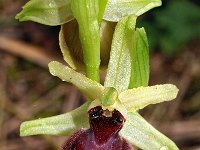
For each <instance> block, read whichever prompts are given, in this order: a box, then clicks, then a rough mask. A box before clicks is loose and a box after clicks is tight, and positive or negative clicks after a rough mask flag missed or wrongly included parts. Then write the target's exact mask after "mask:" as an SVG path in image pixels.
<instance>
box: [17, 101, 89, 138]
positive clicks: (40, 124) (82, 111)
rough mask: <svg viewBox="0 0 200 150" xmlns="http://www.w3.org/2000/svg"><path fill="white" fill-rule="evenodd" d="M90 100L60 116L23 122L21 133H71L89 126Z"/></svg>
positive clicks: (23, 134) (22, 134)
mask: <svg viewBox="0 0 200 150" xmlns="http://www.w3.org/2000/svg"><path fill="white" fill-rule="evenodd" d="M89 104H90V102H86V103H85V104H84V105H82V106H81V107H79V108H77V109H75V110H73V111H71V112H68V113H65V114H62V115H58V116H53V117H48V118H43V119H37V120H33V121H26V122H23V123H22V124H21V126H20V135H21V136H29V135H38V134H47V135H70V134H71V133H73V132H74V131H76V130H78V129H80V128H89V123H88V117H87V108H88V106H89Z"/></svg>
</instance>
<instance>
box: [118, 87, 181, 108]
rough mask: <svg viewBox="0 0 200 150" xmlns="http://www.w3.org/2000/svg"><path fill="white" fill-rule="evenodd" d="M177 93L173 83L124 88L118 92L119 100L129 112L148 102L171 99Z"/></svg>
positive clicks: (153, 102)
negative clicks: (124, 89)
mask: <svg viewBox="0 0 200 150" xmlns="http://www.w3.org/2000/svg"><path fill="white" fill-rule="evenodd" d="M177 94H178V89H177V87H176V86H175V85H172V84H163V85H155V86H148V87H139V88H134V89H129V90H126V91H124V92H122V93H120V94H119V100H120V101H121V103H122V104H123V105H124V106H125V107H126V108H127V110H128V111H129V112H130V111H136V110H139V109H142V108H144V107H146V106H147V105H150V104H156V103H160V102H164V101H170V100H173V99H175V98H176V96H177Z"/></svg>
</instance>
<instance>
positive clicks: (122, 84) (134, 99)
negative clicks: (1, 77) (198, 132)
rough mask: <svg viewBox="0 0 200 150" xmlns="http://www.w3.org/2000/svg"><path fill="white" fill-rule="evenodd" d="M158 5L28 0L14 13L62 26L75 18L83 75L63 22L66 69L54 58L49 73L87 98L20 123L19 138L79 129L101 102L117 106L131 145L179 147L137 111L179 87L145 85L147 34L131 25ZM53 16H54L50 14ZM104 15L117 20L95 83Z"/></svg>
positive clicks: (150, 149)
mask: <svg viewBox="0 0 200 150" xmlns="http://www.w3.org/2000/svg"><path fill="white" fill-rule="evenodd" d="M39 2H41V3H39ZM159 5H161V1H160V0H108V1H107V0H97V1H92V0H56V1H55V0H34V1H33V0H32V1H30V2H29V3H27V4H26V5H25V7H24V10H23V11H22V12H21V13H20V14H18V15H17V18H18V19H20V20H22V21H24V20H33V21H36V22H39V23H42V24H47V25H60V24H64V23H66V22H69V21H71V20H73V19H74V18H75V19H76V21H77V22H78V25H79V38H80V39H79V40H80V41H79V42H80V43H81V48H82V49H83V51H82V55H83V61H84V67H85V72H86V76H85V75H84V74H81V73H79V72H77V71H76V69H77V66H78V65H77V64H78V62H77V59H75V58H73V57H72V55H71V52H70V50H69V47H68V45H67V44H66V41H65V38H64V34H63V28H64V26H62V27H61V32H60V47H61V51H62V53H63V56H64V60H65V61H66V62H67V63H68V64H69V66H70V67H68V66H65V65H63V64H61V63H59V62H57V61H52V62H50V63H49V71H50V73H51V74H52V75H53V76H57V77H59V78H60V79H61V80H62V81H66V82H69V83H72V84H73V85H74V86H76V87H77V88H78V89H79V90H80V91H81V92H82V93H83V94H84V95H85V96H86V97H87V101H86V102H85V103H84V104H83V105H81V106H80V107H79V108H77V109H75V110H73V111H71V112H67V113H65V114H61V115H58V116H53V117H48V118H43V119H37V120H33V121H26V122H24V123H22V125H21V127H20V134H21V136H30V135H38V134H45V135H65V136H69V135H71V134H72V133H74V132H75V131H78V130H80V129H88V128H90V124H89V120H88V115H87V112H88V111H89V110H91V109H92V108H95V107H96V106H101V107H102V109H103V110H104V111H109V112H114V111H115V110H117V111H119V112H120V113H121V114H122V115H123V117H124V118H125V120H126V121H125V123H124V125H123V127H122V129H121V131H120V132H119V135H120V136H121V137H122V138H124V139H125V140H127V141H128V142H129V143H130V144H132V145H134V146H137V147H139V148H141V149H144V150H177V149H178V147H177V146H176V145H175V144H174V143H173V142H172V141H171V140H170V139H169V138H167V137H166V136H165V135H163V134H162V133H160V132H159V131H157V130H156V129H155V128H154V127H153V126H151V125H150V124H149V123H148V122H147V121H145V119H144V118H143V117H142V116H141V115H140V114H139V113H138V111H139V110H140V109H143V108H144V107H146V106H148V105H150V104H157V103H160V102H164V101H170V100H173V99H175V98H176V96H177V93H178V89H177V87H176V86H175V85H172V84H162V85H154V86H148V81H149V49H148V42H147V37H146V33H145V31H144V28H136V27H135V25H136V19H137V17H138V16H139V15H141V14H142V13H144V12H146V11H148V10H149V9H151V8H153V7H156V6H159ZM46 8H51V9H50V10H49V9H46ZM38 10H40V11H38ZM66 10H67V11H66ZM39 12H40V13H39ZM42 12H43V14H42ZM64 12H66V13H64ZM44 14H45V15H44ZM52 14H54V15H53V18H54V19H52V18H51V17H52ZM102 18H103V19H105V20H107V21H115V22H118V23H117V26H116V27H115V30H114V34H113V38H112V44H111V50H110V57H109V64H108V67H107V75H106V78H105V82H104V84H103V85H101V84H100V83H99V66H100V61H101V59H100V52H101V50H100V48H101V44H100V41H101V37H100V33H101V31H100V29H101V24H102ZM74 44H76V43H74Z"/></svg>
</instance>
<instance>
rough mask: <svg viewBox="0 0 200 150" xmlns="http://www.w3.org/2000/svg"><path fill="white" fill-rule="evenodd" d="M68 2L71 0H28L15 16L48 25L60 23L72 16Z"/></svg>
mask: <svg viewBox="0 0 200 150" xmlns="http://www.w3.org/2000/svg"><path fill="white" fill-rule="evenodd" d="M70 3H71V0H30V1H29V2H27V3H26V4H25V5H24V6H23V10H22V11H21V12H20V13H18V14H17V15H16V17H15V18H16V19H19V21H28V20H31V21H34V22H38V23H41V24H45V25H50V26H56V25H61V24H64V23H66V22H68V21H70V20H72V19H73V18H74V16H73V14H72V11H71V6H70Z"/></svg>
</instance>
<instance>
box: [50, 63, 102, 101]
mask: <svg viewBox="0 0 200 150" xmlns="http://www.w3.org/2000/svg"><path fill="white" fill-rule="evenodd" d="M48 66H49V71H50V73H51V74H52V75H53V76H57V77H59V78H60V79H61V80H62V81H66V82H70V83H72V84H73V85H75V86H76V87H77V88H78V89H79V90H80V91H81V92H82V93H83V94H84V95H85V96H87V97H88V98H89V99H90V100H94V99H97V98H100V96H101V95H102V93H103V90H104V87H103V86H102V85H101V84H99V83H97V82H96V81H94V80H91V79H89V78H87V77H86V76H85V75H83V74H81V73H78V72H76V71H74V70H73V69H71V68H69V67H67V66H64V65H63V64H61V63H59V62H57V61H52V62H50V63H49V65H48Z"/></svg>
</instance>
